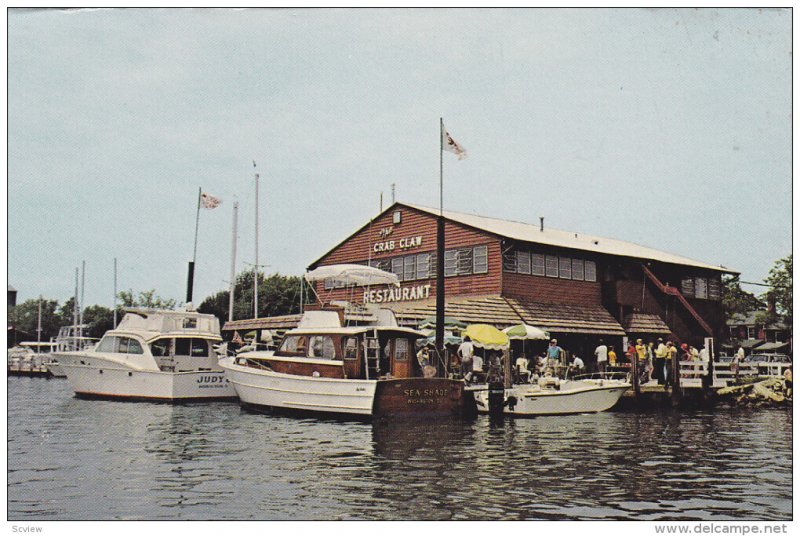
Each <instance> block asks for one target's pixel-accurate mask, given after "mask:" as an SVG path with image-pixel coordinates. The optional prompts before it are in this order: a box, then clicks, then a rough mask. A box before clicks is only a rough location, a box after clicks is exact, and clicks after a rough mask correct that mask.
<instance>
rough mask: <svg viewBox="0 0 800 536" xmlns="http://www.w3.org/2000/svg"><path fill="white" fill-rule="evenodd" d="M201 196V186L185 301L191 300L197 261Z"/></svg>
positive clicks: (189, 301) (198, 192) (201, 188)
mask: <svg viewBox="0 0 800 536" xmlns="http://www.w3.org/2000/svg"><path fill="white" fill-rule="evenodd" d="M202 196H203V187H202V186H201V187H200V188H199V189H198V191H197V216H196V217H195V220H194V252H193V253H192V260H191V262H189V276H188V278H187V281H186V303H191V301H192V290H193V287H194V263H195V261H197V230H198V229H199V228H200V198H201V197H202Z"/></svg>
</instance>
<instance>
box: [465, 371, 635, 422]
mask: <svg viewBox="0 0 800 536" xmlns="http://www.w3.org/2000/svg"><path fill="white" fill-rule="evenodd" d="M629 388H630V384H629V383H625V382H620V381H614V380H609V381H605V382H599V381H592V380H577V381H563V382H561V384H560V389H557V390H556V389H552V388H541V387H539V386H538V385H518V386H514V387H513V388H511V389H506V390H505V392H504V400H505V401H506V405H505V407H504V408H503V413H505V414H507V415H520V416H534V415H566V414H571V413H598V412H600V411H606V410H608V409H611V408H612V407H613V406H614V405H615V404H616V403H617V402H618V401H619V399H620V398H622V395H623V394H624V393H625V391H627V390H628V389H629ZM475 401H476V403H477V406H478V411H479V412H480V413H488V412H489V392H488V390H481V391H476V392H475ZM509 402H510V403H509Z"/></svg>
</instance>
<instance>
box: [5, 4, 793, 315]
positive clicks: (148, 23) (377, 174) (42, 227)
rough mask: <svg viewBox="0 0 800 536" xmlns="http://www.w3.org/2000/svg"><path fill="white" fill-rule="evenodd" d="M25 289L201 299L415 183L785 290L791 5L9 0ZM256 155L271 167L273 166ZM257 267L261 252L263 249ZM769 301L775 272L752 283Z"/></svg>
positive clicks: (428, 201)
mask: <svg viewBox="0 0 800 536" xmlns="http://www.w3.org/2000/svg"><path fill="white" fill-rule="evenodd" d="M7 32H8V69H7V76H8V109H7V112H8V115H7V119H8V145H7V147H8V166H7V169H8V188H7V194H8V221H7V225H8V228H7V237H8V273H7V275H8V284H10V285H12V286H13V287H15V288H16V289H17V290H18V302H22V301H24V300H26V299H32V298H36V297H38V296H39V295H43V296H44V297H45V298H49V299H56V300H59V302H62V303H63V302H64V301H65V300H66V299H68V298H69V297H70V296H72V295H73V294H74V291H75V269H76V268H78V267H80V266H81V263H82V262H83V261H85V263H86V279H85V281H86V282H85V300H84V304H85V305H91V304H100V305H105V306H109V307H110V306H111V305H112V304H113V296H114V271H113V266H114V259H117V266H118V272H117V273H118V276H117V277H118V284H117V287H118V290H127V289H131V290H133V291H134V292H135V293H138V292H139V291H144V290H149V289H155V291H156V293H157V294H158V295H160V296H162V297H165V298H174V299H175V300H177V301H179V302H180V301H183V300H184V299H185V294H186V273H187V263H188V261H190V260H191V259H192V255H193V244H194V236H195V218H196V214H197V197H198V191H199V188H201V187H202V189H203V191H205V192H208V193H210V194H212V195H214V196H216V197H218V198H220V199H221V200H222V204H221V205H220V206H219V207H218V208H216V209H213V210H202V211H201V212H200V218H199V232H198V244H197V266H196V274H195V285H194V287H195V288H194V301H195V303H197V304H199V303H200V302H201V301H202V300H203V299H204V298H205V297H207V296H209V295H211V294H214V293H216V292H218V291H220V290H224V289H226V288H227V286H228V283H227V281H228V280H229V279H230V271H231V257H232V236H233V205H234V202H238V203H239V214H238V222H239V225H238V240H237V261H236V263H237V264H236V268H237V272H240V271H242V270H245V269H251V265H252V263H253V262H254V259H255V252H254V250H255V240H254V238H255V225H254V220H255V206H256V205H255V179H254V173H256V172H257V173H259V175H260V180H259V198H258V206H259V246H258V249H259V262H260V263H262V264H265V265H266V267H265V268H264V270H265V271H266V272H268V273H273V272H279V273H281V274H290V275H300V274H301V273H302V272H303V271H304V270H305V268H306V266H308V265H309V264H310V263H311V262H313V261H314V260H316V259H317V258H318V257H320V256H321V255H322V254H324V253H325V252H327V251H328V250H329V249H330V248H332V247H333V246H335V245H336V244H338V243H339V242H340V241H342V240H343V239H345V238H346V237H347V236H349V235H350V234H351V233H352V232H354V231H355V230H357V229H358V228H359V227H360V226H361V225H363V224H364V223H366V222H367V221H368V220H369V218H371V217H373V216H375V215H376V214H377V213H378V212H379V210H380V200H381V193H382V194H383V206H384V208H385V207H387V206H388V205H389V203H390V202H391V187H392V186H391V185H392V184H394V185H395V188H396V199H397V200H398V201H407V202H410V203H416V204H421V205H427V206H433V207H436V206H438V204H439V118H440V117H441V118H443V120H444V124H445V126H446V128H447V130H448V131H449V132H450V134H451V135H452V136H453V138H455V140H456V141H458V142H459V143H460V144H461V145H463V146H464V147H465V148H466V149H467V151H468V156H467V158H466V159H464V160H456V159H455V157H454V155H450V154H446V155H445V160H444V171H443V173H444V206H445V208H446V209H447V210H453V211H459V212H467V213H474V214H480V215H484V216H490V217H497V218H503V219H510V220H516V221H523V222H528V223H532V224H538V222H539V217H540V216H544V217H545V225H547V226H549V227H554V228H558V229H563V230H568V231H574V232H580V233H586V234H593V235H598V236H606V237H610V238H616V239H620V240H627V241H630V242H635V243H637V244H642V245H646V246H650V247H654V248H657V249H661V250H664V251H667V252H670V253H675V254H678V255H683V256H686V257H689V258H693V259H696V260H700V261H703V262H707V263H710V264H715V265H717V264H722V265H725V266H727V267H729V268H731V269H732V270H735V271H738V272H741V278H742V280H743V281H754V282H760V281H762V280H763V279H764V278H765V277H766V276H767V275H768V272H769V270H770V268H771V267H772V266H773V264H774V262H775V261H776V260H778V259H780V258H783V257H785V256H786V255H788V254H789V253H790V252H791V248H792V245H791V230H792V228H791V225H792V220H791V211H792V204H791V203H792V201H791V194H792V181H791V171H792V170H791V157H792V152H791V150H792V145H791V135H792V130H791V128H792V118H791V97H792V95H791V83H792V79H791V67H792V32H791V11H789V10H767V9H720V8H713V9H649V8H632V9H381V10H373V9H294V8H292V9H238V10H229V9H217V10H213V9H194V10H174V9H166V10H160V9H126V10H121V9H91V10H73V11H69V10H15V9H11V10H9V11H8V28H7ZM254 161H255V163H256V165H257V168H255V169H254V167H253V162H254ZM246 263H249V264H246ZM745 288H746V289H747V290H750V291H754V292H756V293H760V292H761V291H763V290H764V289H763V288H759V287H754V286H745Z"/></svg>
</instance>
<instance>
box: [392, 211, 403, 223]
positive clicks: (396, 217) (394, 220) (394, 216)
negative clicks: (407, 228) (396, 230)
mask: <svg viewBox="0 0 800 536" xmlns="http://www.w3.org/2000/svg"><path fill="white" fill-rule="evenodd" d="M400 219H401V215H400V211H399V210H397V211H395V213H394V214H392V223H394V224H395V225H397V224H398V223H400Z"/></svg>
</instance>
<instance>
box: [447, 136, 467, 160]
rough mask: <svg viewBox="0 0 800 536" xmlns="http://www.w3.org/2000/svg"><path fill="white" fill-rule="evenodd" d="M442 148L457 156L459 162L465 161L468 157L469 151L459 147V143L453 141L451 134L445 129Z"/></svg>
mask: <svg viewBox="0 0 800 536" xmlns="http://www.w3.org/2000/svg"><path fill="white" fill-rule="evenodd" d="M442 148H443V149H444V150H445V151H450V152H451V153H453V154H455V155H456V156H457V157H458V159H459V160H463V159H464V158H466V157H467V150H466V149H464V148H463V147H462V146H461V145H459V144H458V142H457V141H456V140H454V139H453V137H452V136H451V135H450V133H449V132H447V131H446V130H444V129H442Z"/></svg>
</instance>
